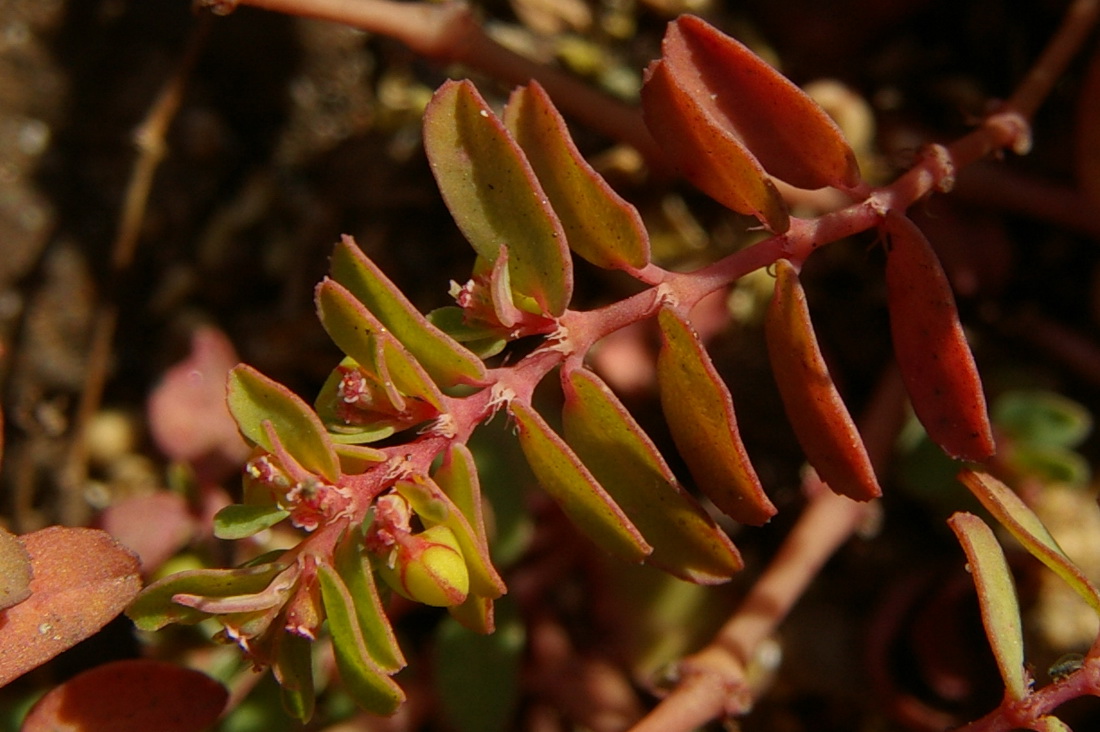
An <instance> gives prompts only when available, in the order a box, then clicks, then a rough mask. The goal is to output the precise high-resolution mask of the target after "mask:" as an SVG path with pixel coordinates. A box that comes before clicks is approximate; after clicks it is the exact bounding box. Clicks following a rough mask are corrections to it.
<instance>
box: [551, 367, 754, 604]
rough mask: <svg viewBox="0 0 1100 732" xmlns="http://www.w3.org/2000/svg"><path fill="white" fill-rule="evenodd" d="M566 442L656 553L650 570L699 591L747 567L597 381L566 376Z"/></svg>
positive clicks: (579, 373)
mask: <svg viewBox="0 0 1100 732" xmlns="http://www.w3.org/2000/svg"><path fill="white" fill-rule="evenodd" d="M562 388H563V389H564V391H565V408H564V410H563V412H562V416H563V420H562V421H563V426H564V429H565V439H566V441H567V442H569V444H570V445H571V446H572V447H573V449H574V450H575V451H576V453H577V455H578V456H579V457H580V459H581V460H583V461H584V464H585V466H586V467H587V468H588V469H589V470H591V471H592V475H593V476H595V478H596V480H598V481H600V485H602V486H603V487H604V488H605V489H607V492H608V493H609V494H610V495H611V497H612V498H613V499H615V502H616V503H617V504H619V506H621V507H622V509H623V511H624V512H626V515H627V516H629V517H630V519H631V521H633V522H634V524H635V525H636V526H637V527H638V530H639V531H641V532H642V536H644V537H645V538H646V541H648V542H649V543H650V544H652V545H653V553H652V554H650V555H649V557H647V558H646V562H647V563H649V564H652V565H654V566H656V567H660V568H661V569H664V570H666V571H667V572H670V573H671V574H674V575H676V576H677V577H680V578H681V579H685V580H688V581H690V582H697V583H700V584H713V583H717V582H725V581H726V580H728V579H729V578H730V577H732V576H733V574H734V573H736V572H738V571H740V570H741V568H742V567H743V566H744V563H743V562H742V561H741V555H740V554H739V553H738V552H737V549H736V547H734V546H733V543H732V542H731V541H730V540H729V537H727V536H726V534H725V533H724V532H723V531H722V530H721V529H720V528H718V526H717V525H716V524H715V523H714V521H713V519H711V518H710V516H708V515H707V512H706V511H704V510H703V509H702V507H701V506H699V504H698V503H697V502H696V501H695V499H694V498H692V497H691V496H690V495H688V493H687V492H686V491H685V490H684V489H683V488H682V487H681V486H680V484H679V482H678V481H677V480H676V478H675V476H673V474H672V471H671V470H670V469H669V467H668V465H667V464H666V463H665V461H664V459H663V458H662V457H661V454H660V453H659V452H658V451H657V447H656V445H654V444H653V442H652V440H650V439H649V437H648V436H647V435H646V434H645V432H643V431H642V428H641V426H639V425H638V423H637V422H635V421H634V418H633V417H631V416H630V414H629V413H628V412H627V411H626V408H625V407H624V406H623V405H622V403H621V402H620V401H619V400H618V399H617V398H616V397H615V395H614V394H612V393H611V390H610V389H608V388H607V386H606V385H604V383H603V382H602V381H600V380H599V379H598V378H597V377H596V375H595V374H593V373H591V372H590V371H585V370H583V369H574V370H573V371H570V372H569V373H568V374H567V375H563V378H562Z"/></svg>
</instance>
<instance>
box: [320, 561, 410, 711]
mask: <svg viewBox="0 0 1100 732" xmlns="http://www.w3.org/2000/svg"><path fill="white" fill-rule="evenodd" d="M317 578H318V579H319V580H320V582H321V596H322V598H323V601H324V605H325V614H326V615H327V617H328V626H329V632H330V633H332V649H333V652H334V653H335V655H336V667H337V668H338V669H339V670H340V679H341V680H342V681H343V682H344V688H345V689H347V692H348V694H350V695H351V697H352V698H353V699H354V700H355V703H356V704H358V705H359V706H361V707H362V708H363V709H366V710H367V711H368V712H372V713H374V714H386V715H389V714H393V713H394V712H395V711H397V708H398V707H399V706H401V704H402V702H404V701H405V692H404V691H402V690H401V687H400V686H398V685H397V684H396V683H395V682H394V680H393V679H391V678H390V677H389V675H388V674H387V673H386V672H385V671H384V670H383V669H382V668H381V667H379V666H378V664H376V663H375V662H374V660H373V659H372V657H371V654H370V650H369V648H368V644H367V641H366V639H365V638H364V637H363V631H362V628H361V627H360V625H359V619H358V615H357V612H356V609H355V599H354V598H353V597H352V596H351V593H350V592H349V591H348V588H347V585H345V584H344V582H343V580H342V579H340V575H338V574H337V573H336V570H334V569H333V568H332V567H329V566H327V565H324V564H319V565H317Z"/></svg>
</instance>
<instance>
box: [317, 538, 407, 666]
mask: <svg viewBox="0 0 1100 732" xmlns="http://www.w3.org/2000/svg"><path fill="white" fill-rule="evenodd" d="M362 546H363V533H362V530H360V529H358V528H357V529H355V530H354V531H352V532H350V533H349V535H348V536H347V537H346V538H345V539H344V540H343V541H341V542H340V543H339V544H338V545H337V546H336V553H335V556H334V561H335V565H336V572H337V573H338V574H339V575H340V578H341V579H342V580H343V581H344V585H345V586H346V587H347V588H348V592H349V593H350V594H351V597H353V598H354V599H355V614H356V617H357V618H358V619H359V628H360V630H361V631H362V633H363V641H364V643H365V644H366V648H367V653H369V654H370V657H371V660H372V661H374V662H375V663H376V664H377V665H378V667H379V668H381V669H383V670H384V671H388V672H391V673H395V672H397V671H399V670H401V669H402V668H404V667H405V656H404V654H402V653H401V647H400V646H399V645H398V644H397V637H396V636H395V635H394V634H393V627H392V626H391V625H390V621H389V619H388V618H387V617H386V610H385V608H383V607H382V599H381V597H379V595H378V588H377V586H375V584H374V573H373V572H371V571H370V567H369V566H368V565H367V562H366V561H365V559H364V557H363V554H362V552H361V551H360V547H362Z"/></svg>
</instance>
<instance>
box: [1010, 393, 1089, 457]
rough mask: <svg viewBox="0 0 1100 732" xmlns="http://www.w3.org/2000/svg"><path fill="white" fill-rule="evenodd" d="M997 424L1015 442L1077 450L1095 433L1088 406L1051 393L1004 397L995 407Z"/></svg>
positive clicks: (1014, 394)
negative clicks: (1090, 434)
mask: <svg viewBox="0 0 1100 732" xmlns="http://www.w3.org/2000/svg"><path fill="white" fill-rule="evenodd" d="M993 421H994V423H995V424H996V425H997V428H998V429H999V430H1001V431H1003V432H1005V433H1006V434H1008V436H1009V437H1011V438H1012V439H1013V440H1014V441H1016V442H1023V443H1027V444H1028V445H1030V446H1035V447H1062V448H1072V447H1076V446H1077V445H1079V444H1081V442H1082V441H1083V440H1084V439H1085V438H1086V437H1088V434H1089V432H1091V431H1092V415H1091V414H1089V411H1088V410H1087V409H1085V407H1083V406H1081V405H1080V404H1078V403H1077V402H1075V401H1073V400H1072V399H1067V398H1066V397H1064V396H1062V395H1061V394H1057V393H1055V392H1051V391H1040V390H1027V391H1025V390H1017V391H1010V392H1007V393H1004V394H1001V395H1000V396H999V397H997V401H996V402H995V403H994V405H993Z"/></svg>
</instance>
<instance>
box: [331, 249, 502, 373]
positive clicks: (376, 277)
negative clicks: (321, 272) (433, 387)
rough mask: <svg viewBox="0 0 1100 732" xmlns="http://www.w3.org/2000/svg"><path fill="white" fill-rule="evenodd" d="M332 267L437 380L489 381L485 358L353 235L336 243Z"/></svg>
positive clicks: (333, 271) (343, 283)
mask: <svg viewBox="0 0 1100 732" xmlns="http://www.w3.org/2000/svg"><path fill="white" fill-rule="evenodd" d="M331 271H332V278H333V279H334V280H336V281H337V282H339V283H340V284H341V285H343V286H344V287H346V288H347V289H348V291H349V292H351V293H352V294H353V295H354V296H355V297H356V299H358V300H359V301H360V302H361V303H363V305H365V306H366V308H367V309H368V310H369V311H370V312H371V313H373V314H374V316H375V317H376V318H378V320H379V321H381V322H382V323H383V324H384V325H385V326H386V328H388V329H389V331H390V332H391V333H393V334H394V336H395V337H396V338H397V339H398V340H399V341H401V343H402V344H403V345H404V346H405V347H406V348H408V349H409V352H410V353H412V354H413V356H415V357H416V359H417V360H418V361H419V362H420V363H421V365H423V366H424V369H425V370H426V371H427V372H428V373H429V374H430V375H431V377H432V378H433V379H434V380H435V382H436V383H437V384H439V385H440V386H443V387H452V386H456V385H458V384H470V385H474V386H478V385H483V384H485V383H486V373H485V364H483V363H482V362H481V359H479V358H478V357H477V356H475V355H474V354H473V353H471V352H470V351H469V350H467V349H466V348H465V347H463V346H462V345H460V344H459V343H458V342H457V341H455V339H454V338H451V337H450V336H448V335H447V334H446V333H444V332H443V331H442V330H440V329H439V328H437V327H435V326H434V325H432V324H431V323H430V322H429V321H428V318H427V317H425V316H424V315H423V314H421V313H420V311H419V310H417V309H416V308H415V307H413V304H412V303H411V302H409V300H408V298H406V297H405V295H404V293H402V292H401V290H400V289H398V287H397V286H396V285H394V284H393V282H391V281H390V280H389V278H388V277H386V275H384V274H383V273H382V270H380V269H378V266H377V265H375V263H374V262H372V261H371V260H370V258H368V257H367V255H366V254H364V253H363V251H362V250H361V249H360V248H359V246H358V245H357V244H356V243H355V240H354V239H353V238H351V237H350V236H346V235H345V236H344V237H343V239H342V240H341V241H340V243H339V244H337V245H336V249H335V250H334V251H333V253H332V264H331Z"/></svg>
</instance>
